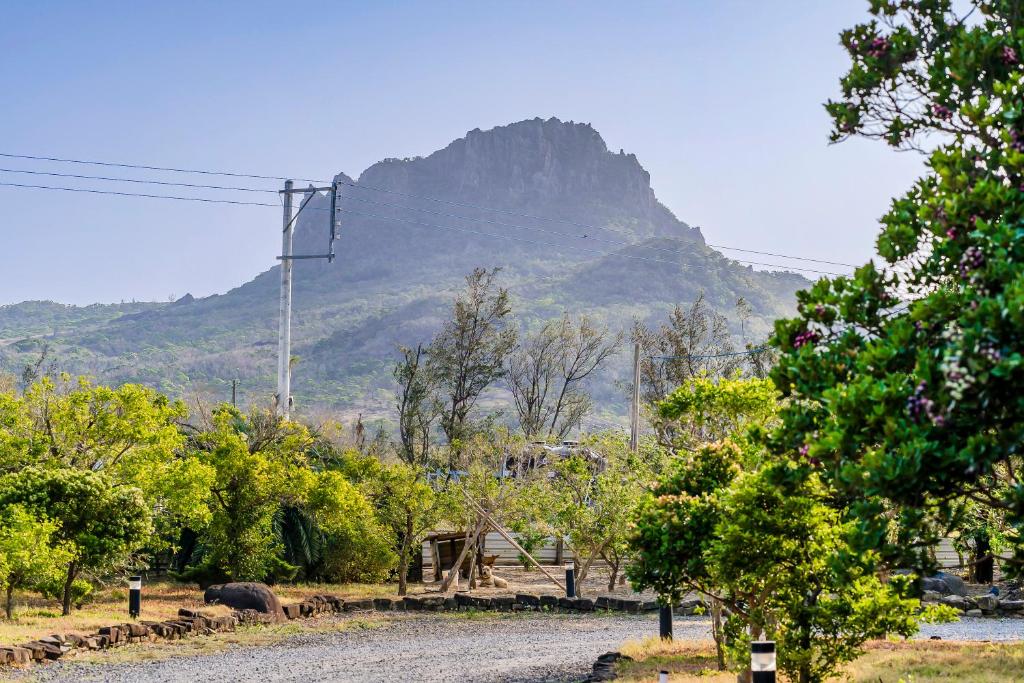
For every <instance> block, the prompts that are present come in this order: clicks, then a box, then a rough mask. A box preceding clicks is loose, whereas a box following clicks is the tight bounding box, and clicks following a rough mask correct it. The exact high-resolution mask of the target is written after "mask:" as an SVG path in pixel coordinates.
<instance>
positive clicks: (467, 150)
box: [0, 118, 808, 415]
mask: <svg viewBox="0 0 1024 683" xmlns="http://www.w3.org/2000/svg"><path fill="white" fill-rule="evenodd" d="M336 177H337V178H338V179H339V180H341V181H343V183H344V184H343V185H342V192H341V193H340V197H339V206H340V207H341V212H340V213H339V218H340V228H339V235H340V239H339V241H338V242H337V244H336V247H337V250H336V251H337V260H336V262H335V263H333V264H328V263H325V262H319V261H298V262H296V263H295V269H294V274H295V277H294V317H293V340H294V342H293V343H294V352H295V354H296V355H297V356H299V358H300V360H299V364H298V366H297V367H296V371H295V380H294V387H295V394H296V400H297V402H298V405H299V406H300V408H302V407H303V406H305V407H307V408H312V407H317V408H329V409H332V410H341V411H352V410H362V411H363V412H366V413H367V414H376V415H383V414H385V413H386V412H387V408H388V404H389V402H390V398H389V394H388V389H389V387H390V383H391V380H390V373H389V371H388V367H389V364H390V363H391V362H392V360H393V358H394V346H395V344H396V343H406V344H408V343H417V342H424V341H429V338H430V336H431V334H432V332H433V330H434V329H436V328H437V327H438V326H439V324H440V321H441V320H442V319H443V316H444V315H445V312H446V307H447V306H448V305H449V303H450V300H451V298H452V296H454V293H455V292H456V291H457V289H458V288H459V286H460V283H461V282H462V278H463V277H464V276H465V274H466V273H468V272H469V271H470V270H472V268H474V267H502V268H503V269H504V273H503V275H502V281H503V284H505V285H507V286H509V287H510V289H511V291H512V294H513V301H514V303H515V306H516V308H517V311H516V313H517V314H518V316H519V320H520V323H521V324H523V325H533V324H536V323H538V322H539V321H540V320H543V319H545V318H549V317H555V316H557V315H561V313H562V311H565V310H569V311H571V312H573V313H576V314H586V315H590V316H592V317H594V318H595V319H596V320H598V321H599V322H601V323H602V324H606V325H608V326H609V327H612V328H615V329H624V328H626V327H628V326H629V325H630V324H631V322H632V320H634V319H639V320H644V321H651V322H653V321H657V320H660V319H663V318H664V317H666V316H667V314H668V312H669V311H670V310H671V307H672V306H673V305H674V304H676V303H681V304H686V303H689V301H691V300H692V299H693V298H695V296H696V295H697V294H698V293H700V292H704V293H705V295H706V296H707V298H708V300H709V302H710V303H712V305H713V306H715V307H716V308H718V309H719V310H729V309H730V308H731V306H732V305H733V304H735V302H736V300H737V299H738V298H740V297H742V298H744V299H746V300H747V301H749V302H751V304H752V306H753V308H754V319H753V321H751V322H749V323H748V327H747V329H748V330H749V329H753V330H754V331H755V332H758V333H762V334H763V333H766V332H767V330H768V328H769V326H770V322H771V320H772V319H773V318H775V317H777V316H779V315H785V314H788V313H790V312H792V309H793V306H794V303H795V302H794V299H793V293H794V292H795V291H796V290H797V289H799V288H801V287H805V286H806V285H807V284H808V281H807V280H806V279H804V278H803V277H801V276H799V275H796V274H793V273H785V272H782V273H770V272H765V271H755V270H753V269H752V268H750V267H748V266H743V265H741V264H739V263H737V262H735V261H732V260H730V259H728V258H726V257H725V256H723V255H722V254H720V253H719V252H717V251H715V250H714V249H712V248H710V247H708V246H707V245H706V244H705V241H704V237H703V235H702V234H701V232H700V230H699V229H697V228H693V227H691V226H689V225H687V224H686V223H685V222H683V221H682V220H680V219H678V218H677V217H676V216H675V214H674V213H673V212H672V211H671V210H669V209H668V208H667V207H665V206H664V205H663V204H661V202H660V201H658V199H657V197H656V196H655V194H654V191H653V189H652V188H651V185H650V175H649V173H648V172H647V171H646V170H645V169H644V168H643V167H642V165H641V164H640V162H639V160H637V158H636V157H635V155H632V154H626V153H625V152H622V151H620V152H619V153H614V152H611V151H609V150H608V148H607V145H606V144H605V142H604V140H603V138H602V137H601V136H600V134H599V133H598V132H597V131H596V130H595V129H594V128H593V127H591V126H590V125H589V124H582V123H574V122H562V121H559V120H558V119H555V118H549V119H540V118H535V119H528V120H525V121H519V122H515V123H511V124H508V125H505V126H497V127H495V128H492V129H490V130H487V131H481V130H479V129H474V130H473V131H469V132H468V133H467V134H466V135H465V136H463V137H461V138H459V139H457V140H454V141H452V142H451V143H450V144H448V145H447V146H445V147H444V148H442V149H439V150H437V151H435V152H433V153H431V154H429V155H427V156H424V157H413V158H409V159H386V160H382V161H380V162H378V163H376V164H372V165H371V166H369V167H368V168H367V169H365V170H364V171H363V172H362V173H360V174H359V177H358V180H356V181H353V180H351V178H349V177H348V176H347V175H345V174H341V173H339V174H338V176H336ZM371 188H372V189H371ZM328 207H329V202H328V198H327V197H325V196H324V195H321V194H316V195H315V196H313V197H311V198H310V202H309V204H308V206H307V210H305V211H304V212H303V213H302V214H301V215H300V216H299V218H298V219H297V221H296V234H295V253H297V254H304V253H323V252H324V249H325V248H326V246H327V231H328V225H329V224H328V223H327V220H326V213H327V212H326V211H325V210H326V209H327V208H328ZM482 207H487V209H484V208H482ZM541 217H543V218H541ZM595 233H597V234H595ZM278 286H279V275H278V269H277V266H274V267H272V268H270V269H268V270H266V271H264V272H262V273H259V274H257V275H256V276H255V277H253V278H252V279H251V280H249V281H248V282H246V283H243V284H241V285H239V286H238V287H235V288H233V289H231V290H229V291H228V292H225V293H223V294H215V295H212V296H208V297H201V298H191V297H183V298H182V299H180V300H178V301H177V302H174V303H166V304H151V305H146V306H141V307H138V309H137V310H135V309H132V310H124V311H121V310H118V309H104V313H103V314H102V315H100V316H98V317H97V316H95V315H93V316H91V317H90V316H85V317H86V318H87V319H88V320H87V321H77V322H76V321H75V320H71V322H69V323H68V324H66V325H65V326H64V327H61V326H57V327H56V329H54V328H53V326H50V327H49V328H48V327H47V325H44V324H42V321H40V324H37V325H36V327H35V328H33V329H35V330H36V334H35V335H32V336H30V335H26V334H22V333H24V332H25V331H26V329H27V328H26V327H25V325H24V311H22V309H19V308H18V306H21V304H18V305H14V307H2V308H0V339H8V340H10V338H11V337H12V336H13V337H18V335H19V334H21V337H23V338H20V339H16V340H15V341H14V342H13V343H7V344H6V345H3V346H0V369H4V370H7V371H8V372H15V373H17V372H19V368H20V367H23V366H24V364H26V363H27V362H30V360H31V358H33V357H34V356H36V355H38V353H40V351H41V349H42V348H43V347H46V346H48V347H49V348H50V350H51V354H52V355H53V356H54V357H55V358H56V359H57V360H58V361H59V362H60V364H61V365H62V367H64V368H65V369H68V370H70V371H72V372H83V373H86V374H92V375H94V376H95V377H96V378H97V380H98V381H103V382H109V383H118V382H124V381H141V382H145V383H148V384H151V385H154V386H156V387H158V388H160V389H161V390H164V391H167V392H169V393H172V394H176V395H182V394H184V393H187V392H189V391H196V390H197V387H198V388H200V389H201V390H203V391H209V392H212V393H214V394H217V395H223V394H224V391H225V388H226V387H227V386H230V381H231V380H232V379H239V378H241V379H242V380H243V386H245V388H246V390H247V392H248V394H249V397H250V398H252V399H253V400H255V399H256V398H259V399H260V400H261V401H262V402H266V399H267V397H269V396H270V395H272V393H273V383H274V367H275V365H276V358H275V356H276V344H275V343H276V335H277V306H278V296H277V294H278ZM47 310H49V309H47ZM53 310H54V311H56V309H53ZM45 315H48V314H44V315H42V316H41V317H45ZM19 316H20V317H19ZM65 318H66V319H69V320H70V319H73V318H75V316H74V315H71V316H70V318H69V317H68V316H67V315H65ZM17 320H21V321H22V322H21V323H20V326H19V324H18V323H16V321H17ZM40 325H41V326H40ZM621 370H622V368H620V367H618V366H615V367H613V368H612V369H611V370H610V371H609V373H608V376H607V377H605V378H603V379H601V380H599V381H598V382H597V384H599V385H600V387H597V388H596V389H595V390H596V391H597V393H598V394H599V395H601V396H603V397H604V399H605V401H606V403H607V404H608V406H610V408H609V410H617V409H618V408H617V407H616V406H617V405H618V401H619V397H618V394H617V393H616V390H614V388H613V385H614V384H615V382H616V381H618V379H619V376H618V375H619V374H621Z"/></svg>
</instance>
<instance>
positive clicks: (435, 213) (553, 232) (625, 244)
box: [345, 183, 853, 273]
mask: <svg viewBox="0 0 1024 683" xmlns="http://www.w3.org/2000/svg"><path fill="white" fill-rule="evenodd" d="M345 184H347V183H345ZM346 199H351V200H354V201H357V202H362V203H365V204H372V205H373V206H381V207H386V208H392V209H404V210H408V211H419V212H421V213H426V214H430V215H432V216H440V217H442V218H455V219H457V220H462V221H473V222H476V223H488V224H490V225H496V226H501V227H505V228H513V229H515V230H532V231H534V232H541V233H546V234H549V235H557V236H558V237H568V238H572V239H585V240H592V241H595V242H603V243H605V244H610V245H614V246H616V247H633V246H638V245H639V244H640V243H638V242H620V241H617V240H609V239H605V238H602V237H595V236H593V235H590V234H587V233H584V234H582V235H574V234H572V233H567V232H562V231H560V230H549V229H547V228H538V227H535V226H531V225H520V224H517V223H505V222H503V221H495V220H490V219H487V218H471V217H469V216H461V215H459V214H454V213H446V212H444V211H431V210H430V209H422V208H417V207H414V206H404V205H402V204H390V203H388V202H375V201H373V200H372V199H365V198H363V197H353V196H351V195H347V196H346ZM679 242H680V243H681V244H686V243H685V242H683V241H682V240H679ZM693 244H700V243H699V242H694V243H693ZM708 246H711V245H708ZM644 248H645V249H651V250H653V251H663V252H665V253H668V254H677V253H679V252H678V250H676V249H667V248H665V247H655V246H651V245H644ZM738 251H750V250H748V249H739V250H738ZM751 253H755V254H762V253H763V254H768V255H771V256H780V257H782V258H792V259H796V260H798V261H811V262H816V261H815V259H807V258H803V257H800V256H785V255H783V254H770V253H769V252H751ZM734 260H735V259H734ZM744 263H753V264H754V265H773V264H764V263H757V262H756V261H744ZM823 263H831V262H823ZM835 265H845V264H842V263H836V264H835ZM775 267H778V268H788V267H789V266H778V265H777V266H775ZM851 267H853V266H851ZM808 270H810V269H808ZM812 272H816V273H820V272H826V273H827V272H828V271H819V270H814V271H812Z"/></svg>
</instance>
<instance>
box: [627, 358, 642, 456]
mask: <svg viewBox="0 0 1024 683" xmlns="http://www.w3.org/2000/svg"><path fill="white" fill-rule="evenodd" d="M639 448H640V343H639V342H637V343H636V344H633V402H632V404H631V405H630V407H629V449H630V450H631V451H633V452H634V453H636V452H637V450H639Z"/></svg>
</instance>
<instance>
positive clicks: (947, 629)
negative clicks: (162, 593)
mask: <svg viewBox="0 0 1024 683" xmlns="http://www.w3.org/2000/svg"><path fill="white" fill-rule="evenodd" d="M352 618H358V617H357V616H355V615H331V616H327V617H323V619H324V620H325V621H328V622H329V621H345V620H347V619H352ZM1021 626H1022V622H1021V620H1019V619H991V618H989V619H975V618H964V619H963V620H962V621H960V622H959V623H954V624H937V625H932V624H925V625H924V626H923V627H922V631H921V634H920V636H919V637H920V638H929V637H930V636H932V635H938V636H941V637H942V638H943V639H946V640H954V639H957V640H1018V639H1020V638H1021V637H1022V636H1024V632H1022V629H1021ZM709 629H710V622H709V620H708V619H707V618H705V617H677V618H676V620H675V624H674V632H675V636H676V638H679V639H685V640H702V639H707V638H710V630H709ZM657 630H658V618H657V614H650V613H648V614H636V615H633V614H621V613H607V614H541V613H520V614H481V615H479V616H474V617H473V618H462V617H457V616H452V617H448V618H446V617H444V616H441V615H426V614H401V613H397V614H393V615H388V618H387V620H386V622H385V624H384V625H382V626H379V627H375V628H370V629H352V630H349V631H332V632H310V633H304V634H300V635H297V636H293V637H289V638H287V639H284V640H282V641H280V642H278V643H275V644H273V645H268V646H260V647H244V646H243V647H233V648H231V649H228V650H226V651H223V652H218V653H214V654H209V655H201V656H183V657H172V658H170V659H166V660H163V661H152V662H141V663H119V664H104V663H101V662H95V663H93V662H90V663H85V662H81V663H76V662H74V661H73V660H62V661H59V662H55V663H53V664H51V665H48V666H45V667H36V668H34V669H31V670H26V671H25V672H24V674H25V675H26V676H30V677H31V680H33V681H75V682H76V683H86V682H92V681H110V682H112V683H128V682H129V681H130V682H131V683H141V682H153V683H177V682H179V681H181V682H184V681H189V682H190V683H191V682H192V681H196V680H204V681H205V680H208V681H218V682H220V681H280V682H284V681H289V682H292V681H294V682H298V681H453V680H457V681H480V682H502V683H511V682H519V681H579V680H581V679H582V678H584V677H585V676H586V675H587V674H589V673H590V671H591V666H592V665H593V662H594V660H595V659H597V657H598V656H599V655H601V654H604V653H605V652H608V651H610V650H616V649H618V647H619V646H620V645H622V643H624V642H625V641H627V640H639V639H642V638H644V637H645V636H649V635H653V634H656V633H657Z"/></svg>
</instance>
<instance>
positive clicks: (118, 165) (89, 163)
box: [0, 152, 327, 184]
mask: <svg viewBox="0 0 1024 683" xmlns="http://www.w3.org/2000/svg"><path fill="white" fill-rule="evenodd" d="M0 157H6V158H8V159H28V160H31V161H56V162H58V163H62V164H83V165H86V166H110V167H114V168H134V169H137V170H142V171H167V172H169V173H196V174H199V175H219V176H228V177H231V178H255V179H257V180H298V181H300V182H303V183H317V184H321V183H326V182H327V181H325V180H313V179H311V178H286V177H284V176H276V175H257V174H254V173H234V172H231V171H204V170H201V169H194V168H174V167H172V166H146V165H143V164H124V163H116V162H113V161H86V160H84V159H65V158H62V157H43V156H32V155H29V154H9V153H5V152H0Z"/></svg>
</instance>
